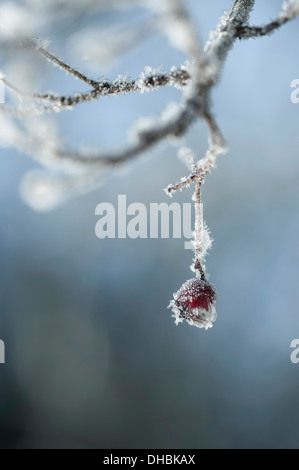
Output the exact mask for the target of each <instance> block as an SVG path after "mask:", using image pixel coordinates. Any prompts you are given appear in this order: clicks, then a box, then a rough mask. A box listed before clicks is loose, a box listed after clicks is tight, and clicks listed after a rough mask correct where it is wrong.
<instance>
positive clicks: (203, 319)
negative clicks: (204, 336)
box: [169, 278, 217, 330]
mask: <svg viewBox="0 0 299 470" xmlns="http://www.w3.org/2000/svg"><path fill="white" fill-rule="evenodd" d="M173 299H174V300H172V301H171V302H170V304H169V308H171V309H172V311H173V315H172V316H173V317H174V319H175V324H176V325H178V324H179V323H182V322H183V320H186V321H187V323H188V324H189V325H192V326H197V327H198V328H205V329H206V330H207V329H208V328H212V326H213V322H214V321H215V320H216V318H217V314H216V308H215V304H216V292H215V289H214V287H213V286H212V284H210V283H209V282H207V281H206V280H205V279H196V278H194V279H189V280H188V281H186V282H185V284H183V285H182V287H181V288H180V289H179V290H178V291H177V292H176V293H175V294H173Z"/></svg>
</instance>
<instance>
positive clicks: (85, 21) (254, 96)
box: [0, 0, 299, 449]
mask: <svg viewBox="0 0 299 470" xmlns="http://www.w3.org/2000/svg"><path fill="white" fill-rule="evenodd" d="M9 3H14V4H18V3H19V2H9ZM29 3H30V2H29ZM31 3H32V4H34V3H35V4H37V2H36V0H35V2H34V1H33V0H32V2H31ZM46 3H47V2H45V4H46ZM126 3H129V2H126ZM231 3H232V2H231V1H230V0H214V1H213V2H208V1H200V2H198V1H195V0H189V1H187V2H186V4H187V7H188V10H189V11H190V14H191V15H192V18H193V21H194V24H195V25H196V27H197V28H198V31H199V35H200V37H201V39H202V41H203V42H205V41H206V39H207V38H208V34H209V31H210V30H211V29H213V28H214V27H215V26H216V24H217V22H218V18H219V17H220V16H221V15H222V14H223V11H224V10H225V9H229V8H230V6H231ZM270 3H271V4H270ZM42 4H43V2H40V5H41V8H42ZM87 4H88V2H86V5H87ZM280 6H281V2H280V0H273V1H272V2H269V1H266V0H257V2H256V7H255V10H254V12H253V14H252V23H257V24H259V23H263V22H267V21H268V19H269V18H271V17H275V16H276V15H277V13H278V11H280ZM60 14H61V12H60V10H59V11H58V13H57V15H58V18H59V15H60ZM145 14H146V11H145V10H144V9H143V8H141V7H140V6H135V7H134V8H132V9H129V10H122V11H113V12H111V11H107V12H103V13H101V14H100V15H99V16H98V17H96V18H97V19H96V20H95V17H94V16H93V15H88V14H86V15H84V14H81V15H78V16H77V17H76V19H75V20H74V18H72V17H67V16H66V17H65V18H63V20H62V21H58V20H57V22H55V21H53V22H52V23H51V28H49V30H47V29H46V27H45V28H43V27H42V30H41V31H40V35H43V36H49V37H50V39H51V41H52V42H51V47H50V49H51V50H52V51H54V52H55V53H57V54H58V55H59V56H60V57H63V58H65V59H66V60H68V61H69V62H71V63H72V64H74V65H77V66H79V67H80V69H81V70H83V71H86V72H87V73H89V74H93V76H94V77H98V76H102V75H104V76H106V77H108V78H111V79H113V78H115V77H116V76H117V74H118V73H124V72H128V73H129V75H130V76H132V77H138V75H139V74H140V72H141V71H142V70H143V69H144V66H145V65H150V66H153V67H157V66H159V65H160V64H162V65H163V66H164V67H165V69H166V70H168V68H169V67H171V66H172V65H176V66H179V65H180V64H181V63H182V62H183V61H184V57H183V55H182V54H181V53H179V52H178V51H176V50H174V49H172V48H171V47H170V46H169V44H168V42H167V40H166V38H165V37H164V36H163V35H161V34H160V35H159V34H154V35H152V34H148V35H145V37H143V38H142V40H140V41H139V43H138V45H137V46H136V47H134V48H132V49H130V50H129V51H128V52H127V53H125V54H123V55H122V57H121V58H120V60H119V61H118V62H115V63H112V64H110V68H109V69H108V68H104V67H102V68H101V65H100V66H98V67H96V68H95V66H94V61H91V60H89V59H88V58H86V57H84V50H83V51H82V54H81V56H80V50H79V51H77V52H76V54H75V55H74V48H75V46H74V44H75V43H76V41H77V43H78V41H79V44H81V45H82V41H81V40H80V36H79V39H78V31H84V28H87V27H92V28H98V27H99V25H100V26H101V27H103V28H107V27H113V28H114V27H115V26H117V27H119V26H121V27H122V28H124V30H126V28H131V25H133V24H134V25H138V24H140V23H142V21H143V20H144V17H145ZM96 21H97V22H96ZM104 31H105V29H104ZM297 44H298V20H297V21H296V20H295V21H293V22H292V23H290V24H288V25H286V26H284V27H283V28H282V29H281V30H280V31H278V32H276V33H275V34H273V35H272V36H271V37H270V38H269V37H266V38H261V39H257V40H249V41H244V42H238V43H236V45H235V47H234V49H233V50H232V52H231V53H230V55H229V58H228V61H227V63H226V66H225V70H224V73H223V77H222V80H221V82H220V84H219V85H218V86H217V88H216V89H215V90H214V93H213V108H214V110H215V113H216V116H217V118H218V121H219V123H220V127H221V129H222V131H223V133H224V136H225V137H226V139H227V141H228V143H229V146H230V150H229V153H228V154H227V155H225V156H224V157H221V158H220V159H219V162H218V165H217V168H216V169H215V170H214V171H213V172H212V174H211V175H209V176H208V177H207V181H206V184H205V186H204V191H203V202H204V216H205V220H206V222H207V224H208V226H209V228H210V230H211V235H212V237H213V238H214V243H213V248H212V250H211V252H210V254H209V256H208V257H207V268H208V272H209V273H210V275H211V277H210V280H211V282H213V284H214V285H215V286H216V287H217V291H218V295H219V298H218V302H217V312H218V319H217V321H216V323H215V324H214V327H213V328H212V329H211V330H208V331H205V330H199V329H197V328H192V327H190V326H188V325H187V324H185V323H184V324H182V325H179V326H178V327H176V326H175V325H174V322H173V319H172V318H171V315H170V312H169V310H167V305H168V303H169V301H170V299H171V298H172V293H173V292H175V291H176V290H177V289H178V288H179V287H180V286H181V284H182V283H183V282H184V281H185V280H186V279H189V278H190V277H192V274H191V272H190V270H189V266H190V264H191V260H192V252H191V251H189V250H184V244H183V240H179V239H169V240H165V239H152V240H151V239H137V240H131V239H129V238H127V239H110V240H109V239H105V240H99V239H97V238H96V236H95V224H96V222H97V220H98V217H97V216H95V207H96V205H97V204H99V203H100V202H110V203H112V204H115V205H116V204H117V196H118V194H126V195H127V202H128V204H130V203H131V202H137V201H138V202H142V203H144V204H145V205H146V206H147V207H149V204H150V203H151V202H158V203H159V202H176V201H178V202H180V203H183V202H189V201H190V200H191V195H192V189H190V190H184V191H183V192H182V193H179V194H176V195H175V196H174V198H173V199H172V200H171V201H169V200H168V198H167V196H166V195H165V193H164V192H163V188H165V187H166V186H167V185H168V184H170V183H172V182H175V181H176V180H178V179H179V178H180V177H181V176H184V175H185V174H186V172H187V170H186V169H185V168H184V166H183V165H182V164H181V162H180V161H179V160H178V159H177V157H176V150H175V148H173V147H171V146H170V145H168V144H166V143H165V144H164V145H161V146H159V147H158V148H157V149H155V150H154V151H152V152H151V154H150V155H147V156H146V157H145V158H140V159H138V160H136V161H135V162H134V163H133V164H131V165H130V167H129V168H126V169H125V170H121V171H119V172H117V173H116V174H115V175H114V176H113V177H111V178H110V179H109V180H107V182H106V183H104V184H103V185H102V186H101V187H100V188H99V189H98V190H96V191H93V192H92V193H90V194H88V195H85V196H82V197H80V198H76V199H73V200H71V201H69V202H67V203H65V204H64V205H61V206H60V207H58V208H57V209H54V210H53V211H50V212H45V213H37V212H34V211H33V210H31V209H30V208H29V207H28V206H26V205H25V204H24V202H23V201H22V199H21V197H20V194H19V183H20V180H21V178H22V176H23V175H24V173H25V172H26V171H27V170H28V169H31V168H35V167H36V168H37V167H38V166H37V164H35V163H34V162H33V161H32V160H31V159H30V158H29V157H28V156H26V155H24V154H22V153H21V152H17V151H15V150H6V149H1V159H0V165H1V170H0V198H1V199H0V211H1V220H2V222H1V227H0V243H1V245H0V259H1V285H0V293H1V294H0V295H1V300H0V301H1V310H0V338H1V339H3V340H4V342H5V346H6V364H5V365H0V447H2V448H57V447H58V448H60V447H62V448H63V447H68V448H157V449H159V448H171V449H176V448H253V447H254V448H265V447H267V448H277V447H279V448H292V447H295V448H296V447H297V448H298V442H299V439H298V438H299V435H298V423H299V394H298V385H299V364H297V365H295V364H292V362H291V361H290V353H291V348H290V343H291V341H292V339H294V338H299V290H298V287H297V282H298V275H299V264H298V261H299V251H298V234H299V206H298V196H299V187H298V179H299V159H298V151H299V140H298V120H299V104H298V105H295V104H292V103H291V100H290V94H291V91H292V90H291V88H290V83H291V81H292V80H293V79H295V78H299V62H298V46H297ZM83 46H84V44H83ZM83 46H82V47H83ZM79 49H80V48H79ZM83 49H84V47H83ZM4 55H5V53H4V52H3V51H2V52H1V56H2V57H3V56H4ZM3 60H4V59H3ZM7 66H8V70H9V73H10V75H9V77H10V78H13V75H12V70H13V64H12V63H11V64H9V63H8V65H7ZM29 69H30V68H29ZM33 72H34V70H33ZM33 72H32V73H33ZM26 73H27V72H26ZM48 89H52V90H55V91H57V92H66V91H68V92H72V91H74V90H75V91H76V90H78V91H80V90H82V89H84V86H83V85H80V83H79V82H78V81H74V79H73V78H72V77H70V76H65V74H64V72H63V71H60V70H58V69H57V68H56V69H55V68H53V67H51V65H50V64H47V63H45V64H44V68H43V71H42V74H41V81H40V89H39V90H40V91H45V90H48ZM179 99H180V92H179V91H178V90H175V89H173V88H164V89H160V90H159V91H156V92H154V93H150V94H143V95H137V94H134V95H132V94H131V95H126V96H121V97H111V98H104V99H102V100H100V101H98V102H95V103H90V104H83V105H81V106H78V107H76V108H75V109H74V110H73V111H72V112H68V111H65V112H64V113H61V114H59V115H58V116H57V117H55V119H57V121H58V123H59V125H60V128H61V133H62V135H63V136H64V138H65V139H66V140H67V141H69V142H71V143H72V145H73V146H74V147H75V146H77V145H81V144H83V145H84V144H90V145H96V144H100V145H101V146H103V147H105V146H106V147H112V146H115V145H116V146H117V145H122V143H124V142H125V139H126V135H127V130H128V128H129V127H130V125H131V124H132V123H133V122H134V120H135V119H136V118H137V117H139V116H146V115H150V116H151V115H155V114H156V113H158V112H159V111H160V110H161V109H163V107H164V106H165V105H166V104H167V103H168V102H171V101H178V100H179ZM206 135H207V134H206V128H205V126H204V124H203V123H200V122H199V123H197V124H196V125H194V126H192V128H191V129H190V131H189V132H188V135H187V136H186V142H187V144H188V145H189V146H191V147H192V148H193V149H194V150H195V151H196V153H197V154H198V155H199V156H202V155H203V154H204V152H205V149H206V146H207V137H206Z"/></svg>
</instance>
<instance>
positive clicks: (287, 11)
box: [236, 0, 299, 39]
mask: <svg viewBox="0 0 299 470" xmlns="http://www.w3.org/2000/svg"><path fill="white" fill-rule="evenodd" d="M298 15H299V1H298V0H289V1H288V2H284V3H283V5H282V10H281V12H280V13H279V15H278V16H277V18H276V19H274V20H272V21H270V22H269V23H268V24H265V25H261V26H244V25H242V26H239V27H238V28H237V30H236V36H237V37H238V38H239V39H249V38H257V37H261V36H266V35H268V34H271V33H272V32H274V31H275V30H276V29H278V28H280V27H281V26H283V25H284V24H286V23H287V22H288V21H291V20H293V19H294V18H296V17H297V16H298Z"/></svg>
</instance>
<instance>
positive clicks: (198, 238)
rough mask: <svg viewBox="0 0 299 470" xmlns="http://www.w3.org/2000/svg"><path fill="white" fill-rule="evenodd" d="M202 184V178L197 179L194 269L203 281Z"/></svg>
mask: <svg viewBox="0 0 299 470" xmlns="http://www.w3.org/2000/svg"><path fill="white" fill-rule="evenodd" d="M201 183H202V180H201V178H200V177H197V179H196V183H195V193H194V197H195V233H194V253H195V256H194V269H195V271H197V272H199V274H200V277H201V279H205V273H204V270H203V267H202V265H201V262H200V261H201V256H200V255H201V252H202V231H203V219H202V210H201Z"/></svg>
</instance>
